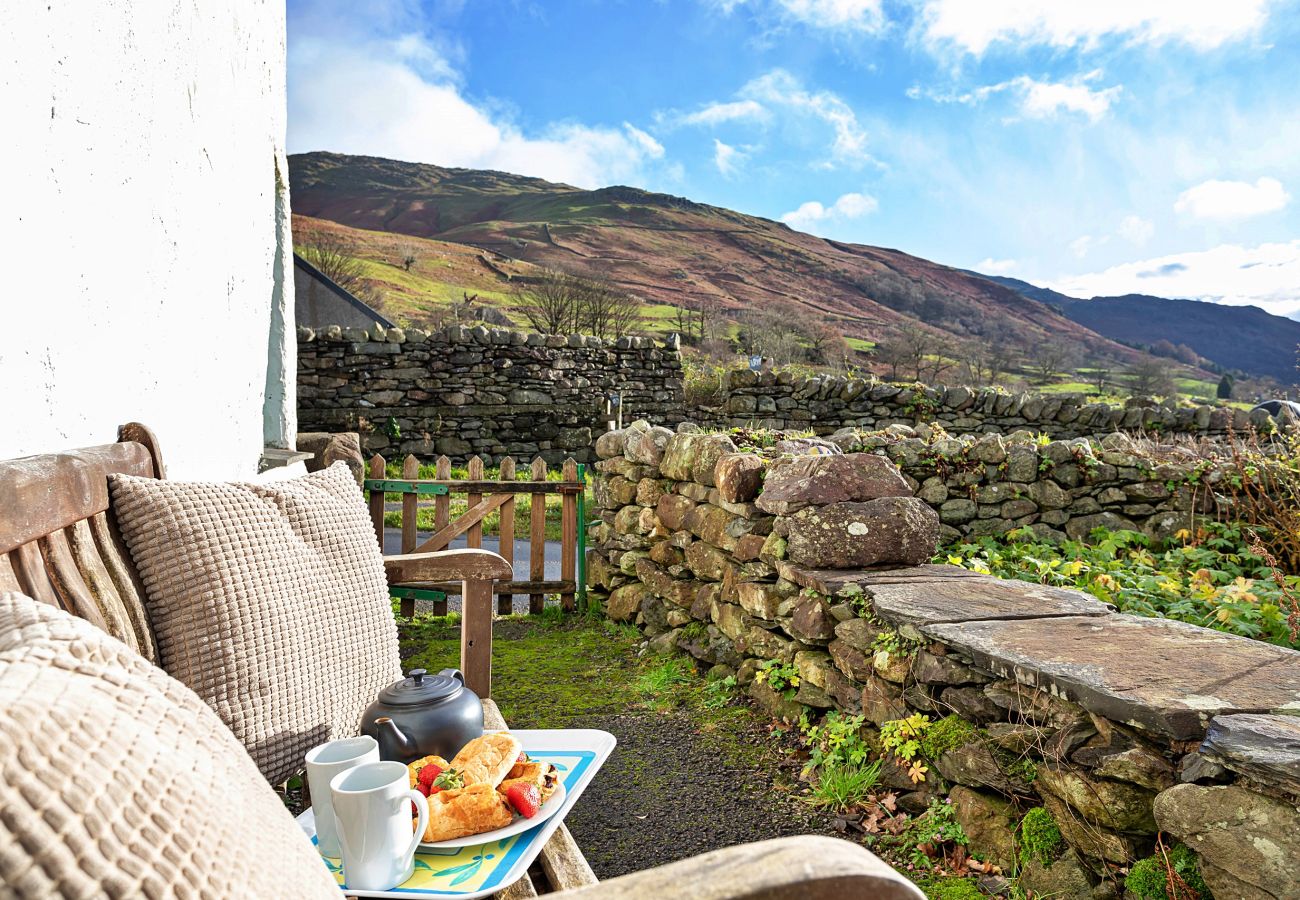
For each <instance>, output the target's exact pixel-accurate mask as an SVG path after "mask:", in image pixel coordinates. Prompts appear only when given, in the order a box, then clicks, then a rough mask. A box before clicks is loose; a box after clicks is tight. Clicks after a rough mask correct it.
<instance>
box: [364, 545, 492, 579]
mask: <svg viewBox="0 0 1300 900" xmlns="http://www.w3.org/2000/svg"><path fill="white" fill-rule="evenodd" d="M384 572H385V573H386V574H387V575H388V583H389V584H411V583H413V582H417V581H509V580H510V579H511V578H513V577H514V569H513V568H512V567H511V566H510V563H508V562H506V561H505V560H504V559H503V558H502V557H501V556H499V555H498V554H496V553H493V552H492V551H491V550H470V549H465V550H435V551H434V552H432V553H402V554H399V555H397V556H385V557H384Z"/></svg>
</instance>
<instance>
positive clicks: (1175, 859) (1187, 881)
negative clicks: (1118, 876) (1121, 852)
mask: <svg viewBox="0 0 1300 900" xmlns="http://www.w3.org/2000/svg"><path fill="white" fill-rule="evenodd" d="M1170 869H1173V871H1174V874H1175V875H1176V876H1177V877H1178V878H1179V879H1181V880H1182V884H1181V885H1179V886H1178V887H1176V888H1175V887H1174V886H1173V885H1171V884H1170V883H1169V881H1170V878H1169V870H1170ZM1124 887H1125V888H1127V889H1128V891H1129V892H1130V893H1131V894H1133V896H1135V897H1138V898H1140V900H1175V898H1176V900H1189V898H1188V889H1190V890H1191V891H1193V892H1195V896H1196V897H1198V898H1201V900H1208V898H1209V897H1210V896H1211V895H1210V889H1209V888H1207V887H1206V886H1205V880H1204V879H1203V878H1201V871H1200V869H1199V868H1198V867H1197V865H1196V854H1195V853H1193V852H1192V850H1191V849H1190V848H1188V847H1187V846H1185V845H1183V844H1175V845H1174V846H1173V847H1172V848H1171V849H1170V850H1169V852H1168V861H1167V862H1166V858H1165V857H1164V856H1161V855H1160V854H1156V855H1154V856H1148V857H1147V858H1146V859H1140V860H1138V861H1137V862H1135V863H1134V864H1133V868H1131V869H1130V870H1129V873H1128V877H1127V878H1125V879H1124Z"/></svg>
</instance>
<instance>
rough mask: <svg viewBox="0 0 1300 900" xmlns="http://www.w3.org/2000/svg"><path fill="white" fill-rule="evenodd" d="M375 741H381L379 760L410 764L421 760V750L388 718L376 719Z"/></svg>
mask: <svg viewBox="0 0 1300 900" xmlns="http://www.w3.org/2000/svg"><path fill="white" fill-rule="evenodd" d="M375 739H376V740H377V741H379V758H380V759H392V760H396V761H397V762H400V763H409V762H411V761H413V760H416V759H419V757H420V748H419V747H418V746H416V743H415V741H413V740H412V739H411V738H410V737H409V736H408V735H407V734H406V733H405V732H404V731H402V729H400V728H398V727H397V723H396V722H394V721H393V720H392V719H390V718H389V717H388V716H381V717H380V718H378V719H375Z"/></svg>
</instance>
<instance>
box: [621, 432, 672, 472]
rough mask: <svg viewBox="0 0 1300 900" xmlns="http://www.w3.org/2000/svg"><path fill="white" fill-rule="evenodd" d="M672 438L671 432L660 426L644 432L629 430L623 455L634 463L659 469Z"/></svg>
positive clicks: (624, 442)
mask: <svg viewBox="0 0 1300 900" xmlns="http://www.w3.org/2000/svg"><path fill="white" fill-rule="evenodd" d="M672 436H673V433H672V432H671V431H669V430H668V429H667V428H663V427H660V426H658V425H656V426H654V427H652V428H646V429H644V430H634V429H631V428H629V429H628V431H627V436H626V437H625V438H624V440H623V455H624V456H626V457H627V458H628V459H629V460H631V461H632V462H634V463H640V464H641V465H643V466H654V467H658V465H659V464H660V463H661V462H662V461H663V458H664V448H665V447H667V446H668V441H669V439H671V438H672Z"/></svg>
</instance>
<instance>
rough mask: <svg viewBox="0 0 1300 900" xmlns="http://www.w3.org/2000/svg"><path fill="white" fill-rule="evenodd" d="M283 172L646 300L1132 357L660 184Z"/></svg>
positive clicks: (1006, 306) (301, 168) (365, 212)
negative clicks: (786, 308) (792, 312)
mask: <svg viewBox="0 0 1300 900" xmlns="http://www.w3.org/2000/svg"><path fill="white" fill-rule="evenodd" d="M290 179H291V189H292V197H293V207H294V212H295V213H298V214H304V215H308V216H314V217H318V218H323V219H329V220H332V221H335V222H339V223H342V224H345V225H349V226H352V227H355V228H364V229H372V230H376V231H388V232H400V233H403V234H410V235H416V236H420V237H426V238H436V239H438V240H441V241H451V242H456V243H460V244H467V245H471V246H474V247H478V248H482V249H484V250H489V251H492V252H494V253H497V254H501V255H503V256H505V257H508V258H509V259H511V260H515V261H518V263H520V264H524V263H531V264H535V265H539V266H545V267H551V268H560V269H564V270H567V271H570V272H574V273H578V274H582V273H597V272H599V273H601V274H604V275H606V276H607V277H609V278H610V279H611V280H613V281H614V282H616V283H618V284H619V285H621V286H623V287H624V288H625V289H626V290H628V291H630V292H632V293H634V294H636V295H638V296H640V297H641V298H642V299H644V300H646V301H648V302H657V303H669V304H676V305H687V306H699V305H713V306H716V307H718V308H720V309H723V310H740V309H744V308H748V307H755V306H762V305H764V304H770V303H772V302H774V301H788V302H791V303H796V304H799V305H800V306H803V307H805V308H806V309H807V311H808V313H809V314H810V315H813V316H816V317H818V318H820V319H824V320H826V321H828V322H829V323H831V324H832V325H833V326H834V327H835V328H837V329H838V330H840V331H842V332H843V333H845V334H847V335H850V336H855V337H860V338H870V339H879V338H881V337H885V336H888V335H889V334H891V333H895V332H897V331H898V330H899V329H900V328H902V327H904V326H907V325H914V324H917V323H918V322H920V323H924V325H926V326H927V327H929V328H931V329H933V330H936V331H940V332H946V333H948V334H949V335H951V336H953V337H955V338H958V339H960V340H973V339H975V340H981V341H985V342H987V341H991V340H998V341H1004V342H1007V343H1009V344H1011V345H1013V346H1018V347H1020V348H1031V347H1033V346H1036V345H1038V344H1041V343H1042V342H1044V341H1057V342H1061V343H1065V344H1068V345H1070V346H1071V347H1072V348H1073V349H1075V350H1076V351H1078V352H1079V354H1080V355H1083V356H1087V357H1090V358H1097V357H1107V358H1111V359H1118V360H1121V361H1127V360H1131V359H1133V358H1135V357H1136V355H1137V354H1135V353H1134V351H1132V350H1131V349H1129V348H1126V347H1122V346H1120V345H1118V344H1116V343H1114V342H1112V341H1111V340H1109V339H1107V338H1104V337H1102V336H1100V335H1098V334H1097V333H1095V332H1094V331H1092V330H1090V329H1088V328H1086V327H1084V326H1082V325H1080V324H1079V323H1077V322H1074V321H1072V320H1071V319H1070V318H1067V317H1066V316H1064V315H1062V314H1061V313H1060V312H1059V311H1057V310H1056V309H1054V308H1052V307H1051V306H1047V305H1044V304H1042V303H1040V302H1037V301H1035V300H1033V299H1030V298H1028V297H1025V296H1024V295H1022V294H1021V293H1019V292H1018V291H1015V290H1012V289H1010V288H1008V287H1005V286H1003V285H999V284H995V283H993V282H991V281H989V280H988V279H985V278H982V277H979V276H976V275H973V274H971V273H967V272H964V271H961V270H959V269H953V268H949V267H946V266H941V265H938V264H936V263H932V262H929V261H927V260H923V259H919V258H917V257H913V256H909V255H907V254H905V253H901V252H899V251H897V250H888V249H883V248H878V247H868V246H862V245H856V244H845V243H839V242H835V241H828V240H823V239H822V238H818V237H814V236H812V235H808V234H803V233H801V232H797V231H793V230H791V229H790V228H788V227H787V226H785V225H783V224H781V223H779V222H773V221H771V220H768V219H762V218H759V217H756V216H747V215H744V214H741V213H737V212H734V211H731V210H727V209H721V208H718V207H714V206H708V205H705V204H700V203H695V202H692V201H690V200H686V199H683V198H680V197H672V196H669V195H666V194H655V193H651V192H648V191H642V190H638V189H635V188H627V187H610V188H602V189H600V190H594V191H587V190H580V189H578V188H574V187H570V186H568V185H561V184H553V183H550V182H546V181H542V180H540V179H536V178H525V177H521V176H517V175H510V174H506V173H500V172H484V171H475V170H467V169H448V168H442V167H439V166H432V165H423V164H416V163H403V162H396V161H393V160H386V159H378V158H374V157H358V156H342V155H338V154H331V153H309V154H301V155H295V156H292V157H290Z"/></svg>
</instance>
